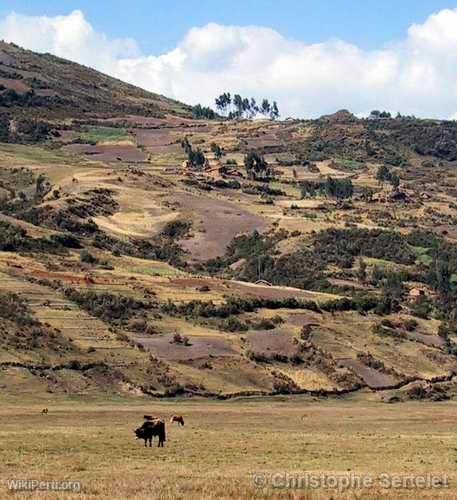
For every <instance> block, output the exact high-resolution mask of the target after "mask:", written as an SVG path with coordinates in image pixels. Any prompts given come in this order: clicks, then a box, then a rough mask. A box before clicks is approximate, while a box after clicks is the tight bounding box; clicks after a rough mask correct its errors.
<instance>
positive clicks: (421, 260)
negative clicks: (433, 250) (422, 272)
mask: <svg viewBox="0 0 457 500" xmlns="http://www.w3.org/2000/svg"><path fill="white" fill-rule="evenodd" d="M411 248H412V249H413V251H414V253H415V254H416V256H417V259H416V263H417V264H423V265H424V266H429V265H430V264H431V263H432V261H433V259H432V257H430V255H429V254H428V252H429V250H430V248H425V247H411Z"/></svg>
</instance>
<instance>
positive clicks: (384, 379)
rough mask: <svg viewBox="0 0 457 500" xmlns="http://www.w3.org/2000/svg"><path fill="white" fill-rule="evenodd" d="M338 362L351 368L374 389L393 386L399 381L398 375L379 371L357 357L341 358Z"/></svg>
mask: <svg viewBox="0 0 457 500" xmlns="http://www.w3.org/2000/svg"><path fill="white" fill-rule="evenodd" d="M338 364H339V365H340V366H342V367H344V368H349V369H351V370H352V371H353V372H354V373H355V374H356V375H357V376H358V377H359V378H361V379H362V380H363V381H364V382H365V384H367V385H368V387H370V388H372V389H382V388H385V387H393V386H395V385H396V384H398V382H399V380H398V379H397V378H396V377H393V376H392V375H388V374H387V373H382V372H379V371H377V370H375V369H374V368H370V367H369V366H366V365H364V364H363V363H361V362H360V361H358V360H357V359H350V358H344V359H339V360H338Z"/></svg>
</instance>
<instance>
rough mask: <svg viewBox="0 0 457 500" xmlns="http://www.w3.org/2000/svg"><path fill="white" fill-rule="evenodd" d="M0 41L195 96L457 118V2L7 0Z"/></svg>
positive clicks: (301, 111)
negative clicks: (229, 94) (233, 96)
mask: <svg viewBox="0 0 457 500" xmlns="http://www.w3.org/2000/svg"><path fill="white" fill-rule="evenodd" d="M0 39H5V40H6V41H12V42H15V43H17V44H18V45H21V46H24V47H26V48H28V49H31V50H36V51H39V52H51V53H54V54H56V55H59V56H61V57H65V58H68V59H71V60H73V61H76V62H79V63H82V64H85V65H87V66H91V67H94V68H96V69H99V70H100V71H104V72H106V73H108V74H110V75H113V76H116V77H118V78H121V79H123V80H126V81H128V82H130V83H134V84H136V85H139V86H142V87H144V88H146V89H147V90H152V91H155V92H159V93H162V94H165V95H167V96H169V97H173V98H176V99H179V100H182V101H185V102H188V103H190V104H196V103H198V102H199V103H201V104H203V105H213V103H214V97H216V96H217V95H219V94H220V93H222V92H224V91H229V92H232V94H233V93H241V94H242V95H244V96H248V97H250V96H254V97H256V98H257V99H260V98H262V97H267V98H270V99H271V100H277V101H278V105H279V108H280V111H281V114H282V117H284V118H285V117H287V116H299V117H314V116H319V115H321V114H325V113H331V112H334V111H336V110H337V109H341V108H347V109H349V110H351V111H353V112H354V113H356V114H357V115H360V116H363V115H366V114H368V113H369V112H370V111H371V110H372V109H386V110H388V111H391V112H393V113H396V112H397V111H400V112H401V113H402V114H415V115H417V116H424V117H438V118H453V119H454V118H457V0H455V1H444V0H443V1H441V0H401V1H399V0H395V1H394V0H382V1H378V0H344V1H343V0H281V1H278V0H244V1H238V0H231V1H228V0H219V1H217V0H198V1H196V0H167V1H163V0H131V1H130V2H126V1H125V0H97V1H94V0H91V1H89V0H79V1H73V0H28V1H27V0H2V1H1V2H0Z"/></svg>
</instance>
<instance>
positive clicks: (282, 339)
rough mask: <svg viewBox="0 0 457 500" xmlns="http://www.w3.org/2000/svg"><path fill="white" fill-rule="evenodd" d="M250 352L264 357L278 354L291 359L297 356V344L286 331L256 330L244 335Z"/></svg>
mask: <svg viewBox="0 0 457 500" xmlns="http://www.w3.org/2000/svg"><path fill="white" fill-rule="evenodd" d="M246 337H247V339H248V342H249V344H250V346H251V350H252V351H254V352H255V353H258V354H263V355H264V356H268V357H270V356H272V355H274V354H280V355H282V356H287V357H291V356H293V355H294V354H297V352H298V348H297V344H296V343H294V342H293V337H292V335H291V334H290V332H289V331H288V330H285V329H279V330H258V331H253V332H249V333H248V334H247V335H246Z"/></svg>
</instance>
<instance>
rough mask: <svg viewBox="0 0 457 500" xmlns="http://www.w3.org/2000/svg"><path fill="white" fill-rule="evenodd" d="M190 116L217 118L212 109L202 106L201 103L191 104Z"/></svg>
mask: <svg viewBox="0 0 457 500" xmlns="http://www.w3.org/2000/svg"><path fill="white" fill-rule="evenodd" d="M192 117H193V118H197V119H198V118H207V119H208V120H214V119H215V118H217V115H216V113H215V112H214V110H212V109H211V108H208V107H203V106H202V105H201V104H196V105H195V106H192Z"/></svg>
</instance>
